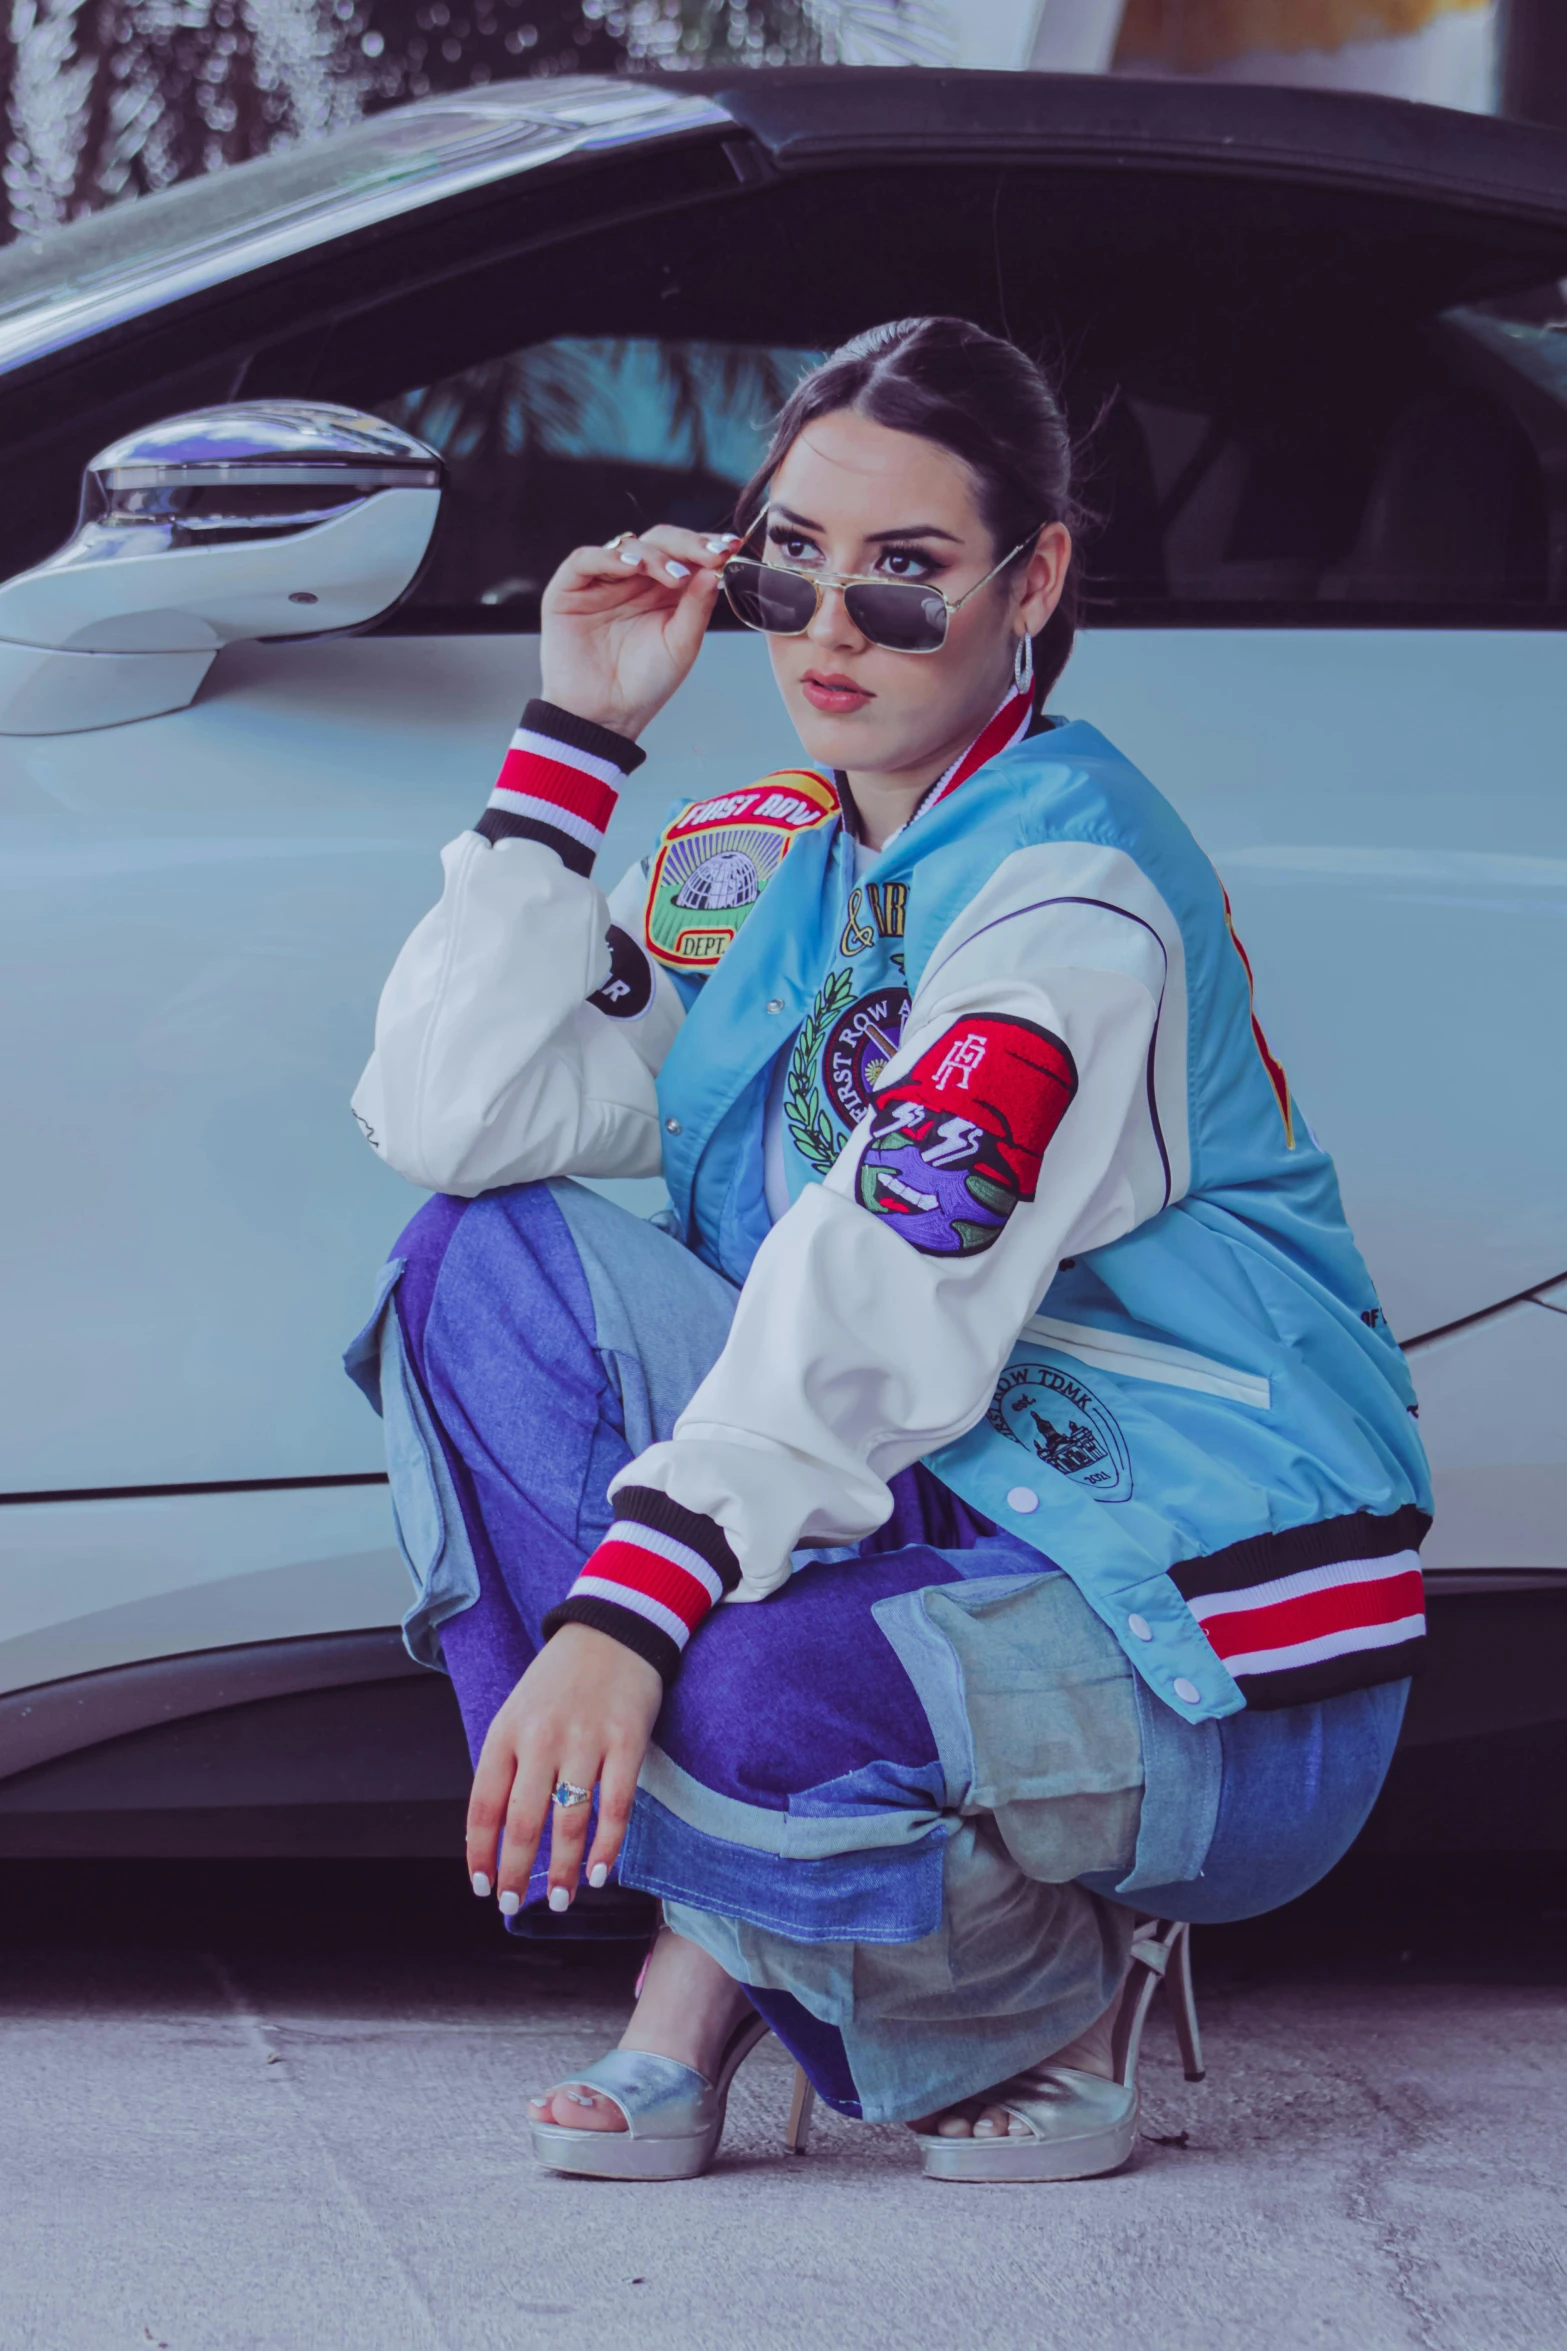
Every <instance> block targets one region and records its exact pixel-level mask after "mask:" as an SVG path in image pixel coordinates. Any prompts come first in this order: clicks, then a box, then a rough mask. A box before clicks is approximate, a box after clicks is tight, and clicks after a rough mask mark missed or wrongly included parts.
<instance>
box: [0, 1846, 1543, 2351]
mask: <svg viewBox="0 0 1567 2351" xmlns="http://www.w3.org/2000/svg"><path fill="white" fill-rule="evenodd" d="M212 1867H213V1865H210V1864H200V1863H192V1864H189V1865H187V1866H186V1868H185V1870H184V1871H183V1872H181V1873H169V1872H167V1871H166V1874H165V1880H164V1881H163V1882H164V1884H165V1889H166V1893H165V1895H164V1896H160V1897H159V1899H158V1901H157V1902H156V1903H152V1902H151V1901H150V1900H149V1898H148V1896H147V1890H146V1885H145V1883H143V1885H142V1897H141V1905H140V1908H139V1909H138V1908H137V1904H136V1902H135V1900H129V1901H127V1900H123V1899H120V1898H118V1896H117V1894H116V1887H117V1886H119V1887H120V1890H121V1892H122V1893H123V1884H124V1881H123V1879H121V1880H116V1879H115V1877H114V1873H113V1871H112V1869H111V1870H110V1871H109V1872H108V1873H107V1875H106V1874H105V1869H104V1867H103V1865H99V1864H91V1863H88V1864H80V1865H77V1867H76V1869H75V1870H74V1872H73V1873H72V1875H71V1879H70V1882H69V1885H68V1887H67V1888H66V1889H65V1891H64V1892H62V1890H61V1882H60V1879H59V1877H58V1875H57V1874H56V1875H54V1876H51V1874H50V1873H49V1872H47V1871H44V1872H40V1871H39V1870H38V1868H37V1866H36V1865H30V1866H29V1868H26V1869H21V1868H17V1867H15V1866H10V1867H8V1868H7V1869H6V1870H5V1871H4V1872H3V1873H0V1904H3V1906H4V1907H3V1912H0V1916H3V1918H4V1925H3V1927H0V2043H3V2053H0V2080H3V2085H4V2087H3V2094H0V2178H3V2180H4V2182H5V2186H4V2192H3V2199H0V2247H3V2251H0V2346H4V2351H122V2347H123V2351H145V2347H146V2346H148V2345H156V2346H159V2347H160V2351H163V2347H166V2351H302V2347H309V2351H314V2347H315V2346H321V2347H322V2351H427V2347H428V2351H436V2347H437V2346H439V2347H440V2351H489V2347H490V2346H496V2347H499V2346H506V2347H507V2351H513V2347H515V2346H519V2345H528V2346H531V2345H534V2344H539V2345H546V2344H547V2345H549V2346H551V2347H552V2351H555V2347H558V2351H621V2347H622V2346H625V2347H626V2351H644V2347H645V2351H664V2347H665V2346H668V2347H669V2351H675V2347H676V2346H678V2347H679V2351H709V2347H712V2351H734V2347H736V2346H740V2347H750V2346H758V2347H761V2346H769V2347H770V2346H774V2345H776V2346H780V2347H783V2346H790V2347H792V2346H795V2345H800V2346H811V2347H812V2351H816V2347H818V2346H835V2345H838V2344H846V2345H851V2346H858V2345H882V2344H887V2345H899V2346H902V2345H910V2346H919V2347H921V2351H923V2347H924V2346H936V2345H948V2344H950V2345H957V2346H969V2345H985V2346H1000V2347H1009V2346H1012V2345H1018V2346H1024V2345H1026V2346H1029V2347H1030V2351H1055V2347H1056V2346H1061V2347H1062V2351H1067V2347H1070V2351H1133V2347H1134V2346H1135V2347H1136V2351H1188V2347H1189V2351H1229V2347H1231V2346H1234V2347H1235V2351H1253V2347H1260V2346H1267V2347H1268V2351H1274V2347H1278V2351H1284V2347H1293V2346H1301V2347H1303V2351H1304V2347H1306V2346H1311V2347H1312V2351H1316V2347H1318V2346H1323V2345H1335V2346H1336V2345H1343V2346H1345V2347H1346V2351H1383V2347H1386V2351H1393V2347H1395V2346H1397V2347H1400V2351H1402V2347H1403V2346H1409V2347H1410V2351H1416V2347H1419V2351H1493V2347H1496V2351H1501V2347H1504V2346H1506V2347H1509V2351H1510V2347H1512V2346H1519V2347H1520V2351H1547V2347H1549V2346H1554V2345H1556V2344H1559V2343H1561V2342H1562V2341H1563V2340H1564V2339H1567V2211H1564V2206H1567V2062H1564V2061H1567V1990H1564V1985H1567V1925H1564V1923H1563V1922H1564V1921H1567V1903H1563V1901H1562V1895H1561V1880H1560V1877H1559V1876H1558V1877H1557V1878H1556V1879H1555V1881H1554V1883H1555V1885H1556V1888H1557V1891H1556V1893H1555V1895H1554V1896H1552V1895H1551V1894H1550V1893H1549V1891H1547V1893H1546V1894H1545V1895H1544V1896H1542V1895H1541V1894H1540V1892H1539V1890H1538V1886H1537V1885H1535V1886H1533V1887H1531V1885H1529V1884H1528V1883H1526V1882H1524V1880H1525V1879H1526V1878H1527V1876H1528V1873H1523V1875H1522V1877H1520V1878H1519V1879H1515V1880H1514V1881H1512V1882H1511V1883H1510V1884H1509V1885H1508V1886H1507V1887H1506V1888H1505V1889H1504V1891H1503V1894H1502V1895H1501V1896H1500V1897H1495V1896H1494V1895H1488V1894H1486V1893H1485V1892H1484V1890H1483V1889H1482V1893H1481V1896H1480V1897H1479V1898H1476V1897H1475V1896H1474V1894H1473V1892H1472V1891H1471V1893H1470V1894H1469V1895H1468V1896H1467V1897H1465V1898H1464V1899H1463V1900H1460V1899H1459V1897H1458V1896H1457V1895H1455V1894H1454V1893H1453V1892H1452V1889H1451V1887H1450V1885H1449V1884H1448V1883H1447V1882H1446V1881H1445V1880H1443V1879H1442V1878H1440V1877H1439V1876H1436V1875H1435V1874H1434V1873H1431V1872H1429V1871H1428V1873H1427V1876H1426V1878H1425V1879H1424V1880H1423V1881H1422V1882H1421V1883H1419V1884H1418V1885H1417V1886H1416V1887H1415V1889H1414V1891H1413V1892H1411V1891H1410V1890H1409V1889H1408V1887H1407V1886H1406V1887H1404V1888H1403V1889H1402V1890H1400V1889H1399V1888H1398V1887H1396V1886H1395V1887H1394V1888H1393V1889H1392V1893H1391V1896H1389V1895H1388V1890H1387V1888H1386V1886H1385V1885H1383V1886H1382V1888H1381V1894H1382V1897H1383V1898H1382V1899H1381V1901H1380V1908H1379V1907H1378V1897H1377V1895H1376V1893H1375V1892H1373V1893H1372V1894H1371V1895H1367V1894H1366V1892H1365V1890H1364V1889H1362V1890H1361V1891H1359V1892H1357V1891H1356V1889H1355V1888H1354V1887H1353V1886H1350V1888H1349V1889H1348V1892H1347V1893H1341V1894H1340V1897H1339V1899H1338V1904H1337V1908H1336V1909H1335V1908H1334V1907H1333V1904H1332V1903H1331V1902H1329V1903H1328V1904H1326V1905H1325V1906H1324V1905H1323V1904H1320V1903H1319V1904H1318V1906H1317V1908H1316V1909H1315V1910H1310V1909H1304V1910H1302V1914H1301V1916H1300V1918H1299V1919H1297V1920H1293V1921H1292V1920H1291V1918H1290V1917H1288V1916H1286V1917H1285V1918H1284V1919H1283V1921H1282V1924H1281V1923H1280V1922H1268V1923H1267V1924H1266V1925H1265V1926H1264V1927H1263V1928H1259V1929H1248V1930H1225V1931H1224V1933H1222V1934H1220V1933H1215V1934H1212V1935H1210V1936H1209V1937H1208V1938H1207V1945H1206V1949H1205V1948H1204V1946H1203V1945H1202V1944H1199V1949H1198V1974H1199V1996H1200V1998H1201V2000H1202V2006H1203V2021H1204V2029H1205V2032H1206V2036H1207V2041H1208V2058H1209V2068H1210V2076H1209V2079H1208V2081H1207V2082H1206V2083H1204V2084H1202V2085H1199V2086H1194V2087H1189V2086H1187V2085H1186V2084H1185V2083H1184V2082H1183V2081H1182V2080H1181V2078H1180V2074H1179V2070H1178V2066H1177V2063H1176V2059H1175V2052H1174V2043H1173V2037H1172V2036H1171V2033H1170V2031H1169V2027H1168V2024H1167V2022H1166V2021H1165V2019H1164V2016H1163V2014H1162V2011H1161V2010H1159V2009H1156V2010H1155V2015H1154V2022H1153V2025H1152V2027H1151V2031H1150V2045H1149V2047H1148V2049H1147V2052H1146V2055H1145V2065H1144V2115H1143V2124H1142V2131H1143V2136H1142V2142H1141V2146H1140V2149H1139V2152H1138V2155H1137V2158H1136V2160H1135V2162H1134V2164H1133V2166H1132V2168H1131V2169H1130V2170H1129V2171H1128V2172H1126V2173H1125V2174H1123V2175H1122V2176H1120V2177H1118V2178H1115V2179H1111V2180H1098V2181H1088V2182H1084V2183H1081V2184H1079V2185H1074V2186H1066V2187H1019V2188H1010V2189H990V2190H982V2189H974V2188H961V2187H952V2186H938V2185H935V2184H933V2183H930V2182H926V2181H922V2180H921V2179H920V2177H919V2174H918V2165H917V2162H916V2159H915V2151H914V2148H913V2146H912V2144H911V2142H910V2141H909V2140H908V2138H907V2136H906V2134H904V2133H903V2132H902V2131H900V2130H897V2129H881V2128H871V2127H867V2126H864V2125H856V2124H851V2123H847V2122H844V2121H842V2120H840V2119H838V2118H837V2117H835V2116H832V2115H819V2118H818V2125H817V2131H816V2136H815V2141H814V2144H813V2146H812V2149H811V2152H810V2154H809V2156H808V2157H806V2158H805V2159H803V2160H799V2159H795V2158H792V2157H790V2156H789V2155H787V2154H786V2153H785V2151H784V2148H783V2144H782V2133H783V2123H784V2116H785V2112H786V2108H787V2102H788V2093H789V2086H790V2069H789V2067H788V2064H787V2062H786V2060H785V2059H784V2057H783V2055H782V2052H781V2051H780V2050H779V2049H778V2047H777V2044H776V2043H771V2042H770V2043H767V2044H765V2045H764V2047H763V2049H762V2050H761V2051H760V2052H759V2053H758V2054H757V2056H756V2057H754V2058H753V2059H752V2060H751V2061H750V2063H749V2064H748V2065H747V2066H746V2068H745V2069H744V2071H743V2072H742V2073H741V2075H740V2077H739V2080H738V2083H737V2086H736V2091H735V2094H734V2097H733V2099H732V2102H731V2108H730V2121H729V2128H728V2133H727V2136H726V2139H725V2143H724V2147H723V2150H722V2153H721V2156H720V2159H719V2162H718V2165H717V2167H716V2169H715V2170H714V2171H713V2172H712V2173H711V2174H710V2175H709V2176H708V2177H707V2178H706V2179H705V2180H701V2181H698V2182H694V2183H690V2184H685V2185H672V2186H666V2187H637V2186H623V2185H611V2184H605V2183H596V2182H591V2181H581V2180H567V2179H561V2178H556V2177H552V2176H549V2175H546V2174H542V2173H540V2172H538V2171H537V2170H536V2169H535V2168H534V2166H533V2163H532V2161H531V2159H530V2157H529V2155H528V2152H527V2147H526V2139H525V2133H524V2131H523V2128H522V2124H521V2106H522V2100H523V2098H524V2097H525V2095H526V2094H527V2093H528V2092H529V2091H530V2090H532V2089H533V2088H535V2087H537V2086H540V2085H542V2084H545V2083H547V2082H549V2081H551V2080H552V2079H555V2078H557V2077H558V2076H560V2075H561V2074H563V2073H566V2072H569V2070H570V2069H571V2067H572V2066H573V2065H574V2064H580V2063H582V2062H583V2061H584V2060H586V2059H587V2058H588V2057H590V2056H592V2055H593V2054H595V2053H596V2052H597V2051H598V2050H600V2049H602V2048H603V2047H605V2046H606V2045H607V2044H608V2043H609V2042H610V2041H612V2040H613V2038H614V2037H615V2033H616V2031H617V2030H618V2021H617V2020H618V2018H619V2017H620V2016H621V2015H622V2014H623V2013H624V2007H625V2001H626V1995H627V1988H628V1985H629V1978H630V1969H631V1964H632V1963H631V1961H630V1959H629V1957H628V1955H627V1953H626V1952H625V1950H623V1949H620V1950H610V1951H608V1952H605V1951H602V1950H601V1951H598V1952H592V1951H589V1952H585V1953H584V1952H583V1951H581V1950H580V1948H579V1949H575V1950H572V1951H566V1950H563V1949H558V1948H541V1947H538V1946H525V1945H519V1944H517V1943H515V1942H513V1941H511V1940H510V1939H508V1938H505V1937H504V1936H501V1935H500V1934H499V1933H498V1932H496V1931H495V1930H494V1929H493V1927H492V1925H491V1922H490V1919H489V1918H486V1917H483V1916H482V1915H481V1916H479V1917H476V1918H475V1919H472V1920H470V1919H469V1917H468V1916H467V1913H466V1912H461V1913H459V1911H458V1910H457V1909H456V1908H455V1907H453V1906H452V1904H451V1901H450V1895H449V1879H448V1878H447V1876H446V1875H445V1874H443V1875H442V1878H441V1880H440V1888H439V1895H438V1898H437V1897H436V1896H435V1895H432V1894H431V1892H430V1885H431V1881H430V1879H429V1875H428V1865H426V1869H425V1874H424V1875H423V1876H421V1875H420V1874H419V1871H418V1868H417V1866H416V1867H415V1869H414V1870H413V1871H412V1872H403V1871H400V1870H399V1869H398V1868H397V1866H396V1865H391V1864H388V1865H384V1866H381V1867H378V1868H376V1869H373V1870H371V1871H370V1873H369V1875H368V1877H366V1876H365V1875H364V1873H363V1868H362V1866H361V1871H360V1875H359V1876H358V1877H357V1878H356V1877H355V1876H354V1873H353V1871H352V1870H349V1871H347V1872H340V1873H338V1883H337V1884H336V1887H335V1889H329V1892H328V1896H327V1898H325V1899H324V1900H323V1898H322V1896H321V1882H320V1879H319V1875H318V1877H317V1879H316V1880H314V1881H311V1883H310V1884H307V1885H306V1886H305V1887H304V1890H303V1891H301V1888H300V1881H299V1879H298V1876H297V1873H296V1874H295V1875H291V1874H290V1872H289V1871H288V1870H286V1869H281V1870H280V1868H279V1865H276V1864H272V1865H268V1864H257V1865H253V1866H252V1868H251V1869H250V1871H249V1872H248V1873H247V1874H246V1875H245V1877H244V1881H243V1883H242V1884H241V1885H240V1888H239V1893H238V1894H237V1895H235V1897H234V1899H231V1900H228V1901H227V1902H218V1903H216V1904H213V1903H211V1902H207V1901H205V1900H204V1899H203V1898H202V1895H201V1886H202V1884H203V1883H204V1882H205V1881H204V1880H203V1876H202V1873H203V1872H206V1873H209V1876H210V1873H211V1871H212ZM269 1873H270V1874H269ZM143 1875H144V1877H145V1873H143ZM312 1885H313V1886H314V1891H313V1892H312ZM170 1887H172V1889H173V1890H172V1891H168V1890H167V1889H168V1888H170ZM193 1887H194V1888H195V1889H196V1891H195V1893H194V1894H192V1888H193ZM182 1889H183V1890H182ZM230 1893H231V1894H233V1893H234V1881H233V1880H232V1873H231V1883H230ZM1553 1901H1554V1902H1555V1904H1556V1907H1555V1908H1554V1909H1553V1907H1552V1903H1553ZM182 1905H183V1906H182ZM474 1907H475V1910H476V1911H477V1906H474ZM1297 1907H1298V1908H1300V1907H1301V1906H1297ZM415 1914H418V1915H417V1916H416V1915H415ZM410 1917H412V1918H413V1921H414V1923H413V1928H412V1930H411V1931H400V1921H406V1920H407V1919H408V1918H410ZM1367 1920H1369V1924H1364V1925H1363V1924H1362V1922H1363V1921H1367ZM1405 1935H1407V1936H1409V1937H1410V1938H1411V1939H1412V1942H1413V1944H1414V1945H1415V1946H1417V1947H1414V1948H1401V1947H1400V1938H1401V1937H1403V1936H1405Z"/></svg>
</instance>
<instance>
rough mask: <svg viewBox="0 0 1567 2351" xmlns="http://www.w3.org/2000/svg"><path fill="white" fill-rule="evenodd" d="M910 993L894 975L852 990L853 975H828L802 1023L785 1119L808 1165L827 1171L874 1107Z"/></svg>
mask: <svg viewBox="0 0 1567 2351" xmlns="http://www.w3.org/2000/svg"><path fill="white" fill-rule="evenodd" d="M908 1017H909V991H908V989H907V988H905V987H903V986H902V985H901V984H899V983H898V982H896V981H894V982H892V983H890V984H889V985H888V986H886V987H881V988H872V989H871V990H870V991H869V992H868V993H867V994H866V995H864V996H856V995H855V993H854V974H853V973H852V972H849V971H835V972H832V973H830V974H829V976H828V978H827V979H826V981H825V982H824V983H823V985H822V988H821V990H820V992H819V994H818V996H817V998H816V1002H815V1003H814V1004H813V1005H812V1007H811V1009H810V1012H809V1013H808V1014H807V1016H806V1018H805V1019H804V1020H803V1021H802V1022H801V1024H800V1033H799V1035H798V1036H797V1037H796V1038H795V1041H794V1050H793V1052H792V1053H791V1054H790V1056H789V1070H788V1075H787V1078H786V1079H785V1083H784V1105H783V1107H784V1123H785V1125H786V1126H787V1127H788V1129H789V1136H790V1140H791V1141H792V1142H793V1144H794V1147H795V1149H796V1150H797V1151H798V1152H799V1154H800V1157H801V1158H802V1159H803V1160H804V1161H805V1162H806V1165H807V1166H808V1167H812V1168H814V1169H815V1171H816V1173H817V1174H818V1175H825V1174H826V1173H827V1170H828V1169H829V1168H830V1167H831V1166H832V1164H833V1161H834V1160H835V1159H836V1158H837V1156H838V1154H839V1152H840V1151H841V1150H842V1149H843V1146H844V1144H845V1143H846V1142H847V1141H848V1138H849V1135H850V1132H851V1130H852V1129H853V1128H855V1127H857V1126H858V1125H859V1123H860V1120H861V1119H862V1118H863V1117H864V1116H865V1113H866V1112H867V1111H868V1110H869V1109H870V1108H871V1105H872V1101H873V1098H874V1095H875V1091H876V1087H877V1084H878V1083H879V1081H880V1078H881V1073H882V1071H883V1070H884V1069H885V1068H886V1066H887V1064H888V1062H889V1061H890V1060H891V1059H892V1057H893V1055H894V1054H895V1053H896V1052H897V1050H898V1043H899V1039H900V1038H901V1037H902V1035H903V1024H904V1022H905V1021H906V1020H907V1019H908Z"/></svg>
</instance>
